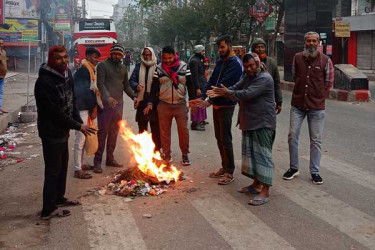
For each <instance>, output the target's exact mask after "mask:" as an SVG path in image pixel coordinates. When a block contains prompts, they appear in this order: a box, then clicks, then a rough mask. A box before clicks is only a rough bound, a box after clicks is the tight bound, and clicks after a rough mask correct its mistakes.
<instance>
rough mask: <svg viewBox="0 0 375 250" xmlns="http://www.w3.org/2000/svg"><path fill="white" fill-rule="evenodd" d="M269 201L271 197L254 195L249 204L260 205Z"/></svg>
mask: <svg viewBox="0 0 375 250" xmlns="http://www.w3.org/2000/svg"><path fill="white" fill-rule="evenodd" d="M269 201H270V198H264V197H260V198H258V197H254V198H253V199H252V200H250V202H249V205H252V206H260V205H264V204H266V203H267V202H269Z"/></svg>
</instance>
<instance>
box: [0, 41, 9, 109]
mask: <svg viewBox="0 0 375 250" xmlns="http://www.w3.org/2000/svg"><path fill="white" fill-rule="evenodd" d="M3 47H4V40H3V39H0V115H2V114H5V113H8V111H5V110H4V109H3V93H4V84H5V75H6V74H7V53H6V52H5V50H4V49H3Z"/></svg>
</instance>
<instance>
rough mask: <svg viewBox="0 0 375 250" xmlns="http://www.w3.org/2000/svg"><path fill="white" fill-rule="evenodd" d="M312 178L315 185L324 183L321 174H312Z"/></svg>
mask: <svg viewBox="0 0 375 250" xmlns="http://www.w3.org/2000/svg"><path fill="white" fill-rule="evenodd" d="M311 179H312V182H313V183H314V184H315V185H322V184H323V179H322V177H320V175H319V174H311Z"/></svg>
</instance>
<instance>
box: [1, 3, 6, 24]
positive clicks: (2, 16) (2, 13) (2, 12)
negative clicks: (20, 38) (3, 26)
mask: <svg viewBox="0 0 375 250" xmlns="http://www.w3.org/2000/svg"><path fill="white" fill-rule="evenodd" d="M4 22H5V0H0V23H4Z"/></svg>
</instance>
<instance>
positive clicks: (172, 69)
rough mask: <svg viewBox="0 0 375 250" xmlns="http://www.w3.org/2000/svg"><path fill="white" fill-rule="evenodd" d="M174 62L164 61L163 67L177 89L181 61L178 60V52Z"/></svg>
mask: <svg viewBox="0 0 375 250" xmlns="http://www.w3.org/2000/svg"><path fill="white" fill-rule="evenodd" d="M174 59H175V60H174V63H173V64H172V65H166V64H165V63H162V68H163V69H164V71H165V73H167V75H169V76H170V77H171V79H172V81H173V86H174V87H175V88H176V89H177V88H178V79H177V71H178V69H179V67H180V61H179V60H178V55H177V54H176V55H175V57H174Z"/></svg>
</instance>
